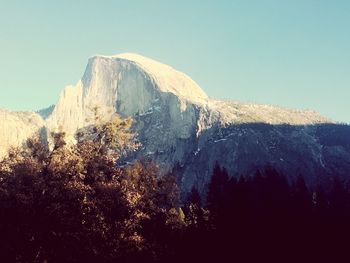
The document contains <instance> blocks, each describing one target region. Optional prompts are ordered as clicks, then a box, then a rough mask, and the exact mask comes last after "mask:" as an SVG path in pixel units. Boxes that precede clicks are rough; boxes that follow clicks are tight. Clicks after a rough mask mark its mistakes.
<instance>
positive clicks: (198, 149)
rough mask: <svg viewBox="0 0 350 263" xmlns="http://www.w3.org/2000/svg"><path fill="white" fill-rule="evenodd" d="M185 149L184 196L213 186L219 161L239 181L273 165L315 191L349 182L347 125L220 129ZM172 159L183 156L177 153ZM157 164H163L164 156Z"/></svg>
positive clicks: (181, 164) (180, 170)
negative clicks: (334, 179) (334, 180)
mask: <svg viewBox="0 0 350 263" xmlns="http://www.w3.org/2000/svg"><path fill="white" fill-rule="evenodd" d="M179 145H186V146H184V147H187V153H186V155H185V157H184V159H183V160H180V161H178V163H177V164H176V165H175V167H174V173H176V174H178V175H179V182H180V184H181V189H183V190H184V191H183V192H188V191H190V190H191V188H192V186H195V187H196V188H197V189H198V190H199V192H201V193H205V189H206V187H207V185H208V183H209V181H210V173H208V171H211V170H212V169H213V167H214V165H215V163H216V162H218V163H220V164H221V165H222V166H224V167H225V168H226V169H227V171H228V172H229V173H230V174H231V176H234V177H239V176H241V175H247V174H250V175H252V174H254V173H255V171H256V170H257V169H261V168H263V167H265V166H268V165H270V166H273V167H274V168H275V169H276V170H278V171H279V172H281V173H283V174H284V175H285V176H287V178H288V180H289V181H290V182H293V181H295V180H296V178H297V177H298V176H299V175H303V176H304V177H305V181H306V184H307V185H308V186H309V187H311V188H315V187H317V186H319V185H322V186H323V187H326V188H327V186H328V185H329V184H330V183H331V178H332V176H334V175H337V176H338V177H339V178H342V179H344V180H348V179H349V178H348V176H349V175H348V174H349V171H350V126H349V125H345V124H317V125H271V124H266V123H245V124H233V125H229V126H226V127H220V126H214V127H212V128H210V129H208V130H205V131H203V132H202V133H201V134H200V135H199V136H198V137H197V136H196V135H193V136H192V137H191V138H190V139H188V140H184V141H181V142H179ZM180 147H181V146H180ZM179 151H183V149H180V150H179ZM167 154H168V155H169V154H170V155H171V154H173V156H176V155H177V154H178V153H177V151H176V150H175V152H174V153H167ZM154 159H155V160H158V159H159V160H162V159H163V156H162V154H160V155H159V156H155V157H154Z"/></svg>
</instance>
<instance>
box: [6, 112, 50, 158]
mask: <svg viewBox="0 0 350 263" xmlns="http://www.w3.org/2000/svg"><path fill="white" fill-rule="evenodd" d="M44 125H45V123H44V120H43V119H42V118H41V117H40V116H39V115H38V114H36V113H34V112H12V111H8V110H3V109H0V158H1V157H3V156H5V155H6V153H7V151H8V149H9V148H10V147H11V146H14V147H17V146H22V145H23V143H24V142H25V141H26V140H27V138H29V137H31V136H33V135H34V134H36V133H37V132H38V131H39V130H40V129H41V128H43V127H44Z"/></svg>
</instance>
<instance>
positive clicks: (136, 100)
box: [0, 54, 350, 193]
mask: <svg viewBox="0 0 350 263" xmlns="http://www.w3.org/2000/svg"><path fill="white" fill-rule="evenodd" d="M94 107H98V108H99V114H100V115H101V116H103V117H104V118H106V119H107V118H109V117H110V116H111V115H112V114H113V113H115V112H117V113H118V114H120V115H121V116H124V117H132V118H134V119H135V127H134V129H135V131H136V132H137V133H138V137H139V140H140V142H141V143H142V148H141V149H140V150H139V151H138V152H135V153H133V154H132V155H130V156H129V157H127V158H126V159H125V160H124V161H132V160H133V159H135V158H140V157H146V158H150V159H153V160H155V161H156V162H157V163H158V164H159V165H160V167H161V168H162V171H163V172H164V173H165V172H169V171H174V172H175V173H176V174H177V175H178V177H179V183H180V186H181V188H182V190H183V192H184V193H185V192H187V191H188V190H189V189H190V188H191V187H192V186H193V185H194V186H196V187H197V188H198V189H199V190H201V191H202V192H203V193H204V192H205V189H206V185H207V184H208V182H209V181H210V176H211V173H212V168H213V166H214V164H215V162H216V161H218V162H219V163H220V164H222V165H223V166H225V167H226V168H227V169H228V170H229V172H230V173H231V175H235V176H238V175H242V174H243V175H245V174H249V173H253V172H254V171H255V169H257V168H260V167H262V166H265V165H268V164H270V165H273V166H275V167H277V168H278V169H279V170H281V171H282V172H284V173H285V174H287V175H288V176H289V177H290V178H291V179H292V178H293V177H294V176H297V175H298V174H299V173H301V174H305V175H307V176H308V177H307V178H306V180H307V182H308V183H309V184H310V185H316V184H317V183H319V182H324V183H326V182H327V180H328V179H329V174H334V173H337V174H339V175H340V176H342V177H344V178H345V177H346V174H347V173H348V171H349V170H350V169H349V167H350V164H349V162H350V143H349V141H348V140H349V139H348V138H349V137H350V131H349V127H348V126H339V125H336V124H332V122H331V121H330V120H328V119H326V118H324V117H322V116H320V115H319V114H317V113H316V112H313V111H299V110H290V109H285V108H282V107H276V106H270V105H258V104H248V103H239V102H232V101H220V100H214V99H210V98H208V97H207V95H206V94H205V93H204V92H203V91H202V90H201V89H200V87H199V86H198V85H197V84H196V83H195V82H194V81H193V80H191V79H190V78H189V77H188V76H186V75H185V74H183V73H181V72H178V71H176V70H175V69H173V68H171V67H169V66H166V65H163V64H161V63H159V62H156V61H153V60H150V59H148V58H145V57H142V56H139V55H135V54H121V55H116V56H108V57H107V56H95V57H93V58H91V59H89V62H88V65H87V67H86V70H85V73H84V75H83V77H82V79H81V80H79V81H78V83H77V84H76V85H73V86H68V87H66V88H65V89H64V90H63V92H62V93H61V95H60V98H59V100H58V102H57V103H56V105H54V106H53V107H49V108H47V109H45V110H42V111H39V112H38V113H39V114H40V115H41V116H42V117H40V116H39V115H38V114H35V113H26V114H24V115H23V113H11V112H7V111H2V112H3V113H2V112H0V113H1V114H3V115H2V118H3V119H5V120H6V121H5V122H2V123H1V124H0V132H1V133H0V138H2V139H3V140H2V143H3V145H2V149H3V152H4V150H6V149H7V148H8V146H9V145H19V144H21V143H23V141H24V140H25V139H26V138H27V137H29V136H31V135H32V134H33V133H35V132H38V131H39V130H40V129H41V128H42V127H45V129H47V130H48V132H50V131H57V130H63V131H65V132H67V133H68V135H69V136H70V138H71V139H72V141H73V136H74V133H75V132H76V131H77V130H78V129H80V128H83V127H85V126H87V125H89V124H91V122H92V120H93V108H94ZM335 134H337V136H336V137H337V139H333V137H334V135H335ZM349 176H350V175H349ZM327 178H328V179H327Z"/></svg>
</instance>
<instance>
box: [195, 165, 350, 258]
mask: <svg viewBox="0 0 350 263" xmlns="http://www.w3.org/2000/svg"><path fill="white" fill-rule="evenodd" d="M193 196H199V195H198V192H197V191H196V189H192V192H191V194H190V196H189V200H192V201H189V203H190V204H191V206H195V207H200V206H204V207H205V209H207V211H208V221H207V224H208V225H206V226H204V227H203V224H198V223H197V224H194V225H193V228H194V229H195V230H194V232H195V233H200V234H199V235H198V234H193V235H192V240H191V241H190V242H189V244H188V246H190V243H191V244H199V245H198V246H197V251H198V255H204V258H211V259H212V260H217V259H218V258H221V259H228V258H232V261H233V260H234V259H237V260H238V261H239V262H240V261H242V260H243V261H253V262H255V261H257V260H259V261H264V262H265V260H269V261H270V262H271V261H273V262H306V261H310V262H319V261H321V262H324V261H326V262H327V261H329V262H338V260H340V258H341V262H346V261H348V260H349V259H350V255H349V254H348V250H349V244H350V242H349V238H350V189H349V187H348V185H347V184H346V183H345V182H344V181H342V180H340V179H339V178H338V177H336V176H334V177H333V183H332V185H330V186H329V187H328V188H327V190H325V189H324V188H322V187H321V186H319V187H316V188H315V189H310V188H308V187H307V186H306V184H305V181H304V179H303V176H301V175H299V176H298V177H297V178H296V180H294V181H293V182H289V181H288V180H287V178H286V177H285V176H284V175H283V174H281V173H279V172H278V171H277V170H276V169H274V168H273V167H271V166H268V167H265V168H264V169H262V170H257V171H256V173H255V175H254V176H245V177H240V178H235V177H230V176H229V175H228V173H227V171H226V170H225V168H221V167H220V166H219V165H218V164H217V165H216V166H215V168H214V171H213V176H212V178H211V182H210V184H209V187H208V195H207V199H206V203H204V204H203V203H201V202H200V199H199V198H193ZM194 200H196V201H194ZM194 204H195V205H194ZM196 211H197V212H196V213H195V214H196V218H197V222H202V221H203V218H205V217H203V211H204V210H203V208H202V209H197V210H196ZM204 221H205V219H204ZM203 232H204V233H206V234H203ZM208 244H209V245H208ZM207 245H208V247H207V248H206V250H204V252H203V250H202V248H204V247H206V246H207ZM200 251H202V252H201V253H200ZM206 252H207V254H206ZM344 259H345V261H343V260H344Z"/></svg>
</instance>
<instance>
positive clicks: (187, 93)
mask: <svg viewBox="0 0 350 263" xmlns="http://www.w3.org/2000/svg"><path fill="white" fill-rule="evenodd" d="M98 58H105V59H112V60H116V61H124V62H127V63H132V64H134V65H136V66H138V67H139V68H140V69H142V70H143V71H144V72H145V73H147V74H148V75H149V76H150V77H151V78H152V79H153V81H154V82H155V84H156V86H157V88H158V89H159V90H160V91H161V92H170V93H173V94H175V95H176V96H178V97H180V98H182V99H186V100H188V101H191V102H194V103H200V104H202V103H204V102H205V101H206V100H207V99H208V96H207V94H206V93H205V92H204V91H203V90H202V89H201V88H200V87H199V85H198V84H197V83H196V82H195V81H193V80H192V79H191V78H190V77H189V76H187V75H186V74H184V73H182V72H180V71H178V70H175V69H174V68H172V67H170V66H168V65H166V64H163V63H161V62H158V61H156V60H153V59H150V58H147V57H144V56H142V55H139V54H136V53H121V54H117V55H112V56H101V55H99V56H95V57H93V58H92V59H93V60H95V59H98Z"/></svg>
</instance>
